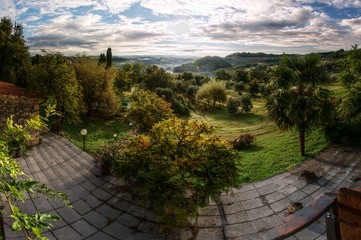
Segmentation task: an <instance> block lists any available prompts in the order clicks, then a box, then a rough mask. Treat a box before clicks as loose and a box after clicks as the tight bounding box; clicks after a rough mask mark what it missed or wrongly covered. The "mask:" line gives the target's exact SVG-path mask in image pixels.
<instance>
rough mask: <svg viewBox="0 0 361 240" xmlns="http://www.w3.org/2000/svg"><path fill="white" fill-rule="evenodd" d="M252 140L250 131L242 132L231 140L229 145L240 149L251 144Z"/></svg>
mask: <svg viewBox="0 0 361 240" xmlns="http://www.w3.org/2000/svg"><path fill="white" fill-rule="evenodd" d="M253 141H254V136H253V135H252V134H250V133H242V134H241V135H239V137H237V138H235V139H234V140H232V141H231V145H232V146H233V148H234V149H237V150H239V149H241V148H244V147H249V146H251V143H252V142H253Z"/></svg>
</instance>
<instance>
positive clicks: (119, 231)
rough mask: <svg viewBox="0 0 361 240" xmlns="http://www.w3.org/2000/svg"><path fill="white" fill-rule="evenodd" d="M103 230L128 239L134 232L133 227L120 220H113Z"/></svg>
mask: <svg viewBox="0 0 361 240" xmlns="http://www.w3.org/2000/svg"><path fill="white" fill-rule="evenodd" d="M103 232H105V233H107V234H109V235H110V236H113V237H115V238H118V239H127V238H129V236H131V234H132V233H133V232H134V231H133V230H132V229H130V228H127V227H125V226H123V225H121V224H120V223H118V222H113V223H111V224H110V225H108V226H107V227H105V228H104V229H103Z"/></svg>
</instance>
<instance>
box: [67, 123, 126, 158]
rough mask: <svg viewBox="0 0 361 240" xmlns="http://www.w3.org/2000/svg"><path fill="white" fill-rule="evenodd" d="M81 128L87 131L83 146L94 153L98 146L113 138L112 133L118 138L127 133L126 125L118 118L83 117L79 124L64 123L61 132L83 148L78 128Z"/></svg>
mask: <svg viewBox="0 0 361 240" xmlns="http://www.w3.org/2000/svg"><path fill="white" fill-rule="evenodd" d="M83 128H85V129H86V130H87V131H88V134H87V135H86V141H85V144H86V146H85V148H86V151H87V152H89V153H95V152H96V151H97V150H98V149H99V148H101V147H102V146H104V145H106V144H107V143H109V142H110V141H112V140H114V137H113V135H114V134H117V138H118V139H119V138H121V137H122V136H125V135H127V134H128V133H129V126H128V125H126V124H124V123H121V122H120V121H118V120H103V119H83V122H82V123H80V124H76V125H74V124H64V126H63V132H64V135H65V137H66V138H68V139H69V140H70V141H72V142H73V143H74V144H75V145H77V146H78V147H80V148H83V138H82V136H81V135H80V130H81V129H83Z"/></svg>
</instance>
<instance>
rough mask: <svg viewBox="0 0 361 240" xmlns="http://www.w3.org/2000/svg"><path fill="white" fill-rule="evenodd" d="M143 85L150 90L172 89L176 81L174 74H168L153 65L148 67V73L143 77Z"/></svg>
mask: <svg viewBox="0 0 361 240" xmlns="http://www.w3.org/2000/svg"><path fill="white" fill-rule="evenodd" d="M143 84H144V85H145V86H146V88H147V89H148V90H154V89H156V88H172V86H173V85H174V79H173V76H172V74H170V73H169V72H166V71H165V70H164V69H163V68H159V67H158V66H155V65H152V66H147V67H146V72H145V74H144V75H143Z"/></svg>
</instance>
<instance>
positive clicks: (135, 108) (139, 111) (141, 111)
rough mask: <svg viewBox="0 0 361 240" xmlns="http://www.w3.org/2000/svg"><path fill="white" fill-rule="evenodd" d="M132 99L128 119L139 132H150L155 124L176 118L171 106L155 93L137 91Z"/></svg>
mask: <svg viewBox="0 0 361 240" xmlns="http://www.w3.org/2000/svg"><path fill="white" fill-rule="evenodd" d="M131 99H132V102H131V107H130V109H129V112H128V115H127V119H128V121H129V122H130V123H131V124H132V126H133V128H134V129H135V130H137V131H138V132H148V131H149V130H150V129H151V128H152V127H153V125H154V124H156V123H158V122H160V121H162V120H165V119H168V118H170V117H172V116H174V115H173V113H172V109H171V108H170V107H171V104H170V103H168V102H167V101H165V100H164V99H162V98H160V97H158V96H157V95H156V94H155V93H152V92H149V91H144V90H136V91H134V92H133V94H132V96H131Z"/></svg>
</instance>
